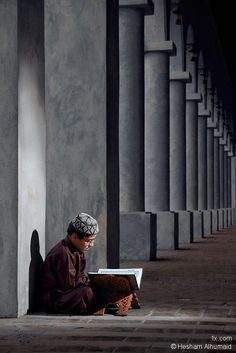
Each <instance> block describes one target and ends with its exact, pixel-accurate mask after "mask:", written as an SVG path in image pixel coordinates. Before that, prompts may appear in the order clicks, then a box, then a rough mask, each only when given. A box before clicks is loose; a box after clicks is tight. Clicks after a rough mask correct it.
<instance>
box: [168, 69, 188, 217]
mask: <svg viewBox="0 0 236 353" xmlns="http://www.w3.org/2000/svg"><path fill="white" fill-rule="evenodd" d="M189 79H190V77H189V74H188V73H187V72H171V75H170V209H171V210H185V209H186V124H185V113H186V106H185V98H186V94H185V83H186V82H188V81H189Z"/></svg>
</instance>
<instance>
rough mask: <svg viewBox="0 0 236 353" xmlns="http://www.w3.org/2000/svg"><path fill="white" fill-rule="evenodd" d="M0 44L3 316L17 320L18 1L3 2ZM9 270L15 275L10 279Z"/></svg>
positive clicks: (0, 288)
mask: <svg viewBox="0 0 236 353" xmlns="http://www.w3.org/2000/svg"><path fill="white" fill-rule="evenodd" d="M0 42H1V46H0V58H1V65H0V76H1V82H0V115H1V122H0V124H1V125H0V136H1V138H0V141H1V142H0V143H1V148H0V160H1V183H0V193H1V202H0V205H1V218H0V229H1V238H0V239H1V240H0V281H1V286H0V297H1V303H0V316H1V317H15V316H16V315H17V311H18V308H17V242H18V240H17V238H18V234H17V233H18V202H17V200H18V109H17V106H18V89H17V87H18V72H17V65H18V60H17V1H16V0H15V1H10V2H9V1H8V0H5V1H1V2H0ZM5 234H8V236H4V235H5ZM9 235H10V236H9ZM6 269H7V272H8V273H10V274H11V276H6Z"/></svg>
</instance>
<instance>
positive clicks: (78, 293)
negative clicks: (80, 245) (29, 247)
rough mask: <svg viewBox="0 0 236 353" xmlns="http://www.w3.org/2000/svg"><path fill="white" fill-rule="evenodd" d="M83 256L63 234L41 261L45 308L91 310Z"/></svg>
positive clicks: (91, 294)
mask: <svg viewBox="0 0 236 353" xmlns="http://www.w3.org/2000/svg"><path fill="white" fill-rule="evenodd" d="M85 266H86V259H85V256H84V253H81V252H80V251H79V250H78V249H77V248H75V247H74V246H73V244H72V243H71V242H70V239H69V238H68V237H66V238H65V239H63V240H62V241H60V242H59V243H58V244H56V245H55V246H54V247H53V248H52V249H51V250H50V252H49V253H48V255H47V256H46V258H45V261H44V264H43V276H42V291H43V296H42V298H43V302H44V305H45V308H46V310H47V311H50V312H55V313H65V314H73V313H74V314H80V313H88V312H90V311H91V309H92V306H93V303H94V293H93V291H92V289H91V287H90V281H89V278H88V277H87V276H86V275H85V273H84V271H85Z"/></svg>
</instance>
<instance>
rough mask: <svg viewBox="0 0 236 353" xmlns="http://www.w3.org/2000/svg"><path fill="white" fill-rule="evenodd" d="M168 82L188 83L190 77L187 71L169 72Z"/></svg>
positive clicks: (190, 79)
mask: <svg viewBox="0 0 236 353" xmlns="http://www.w3.org/2000/svg"><path fill="white" fill-rule="evenodd" d="M170 81H183V82H186V83H190V82H191V81H192V76H191V74H190V72H188V71H172V72H170Z"/></svg>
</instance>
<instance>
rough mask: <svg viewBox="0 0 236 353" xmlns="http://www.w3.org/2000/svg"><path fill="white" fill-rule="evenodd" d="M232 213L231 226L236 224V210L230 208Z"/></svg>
mask: <svg viewBox="0 0 236 353" xmlns="http://www.w3.org/2000/svg"><path fill="white" fill-rule="evenodd" d="M231 212H232V225H235V224H236V208H231Z"/></svg>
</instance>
